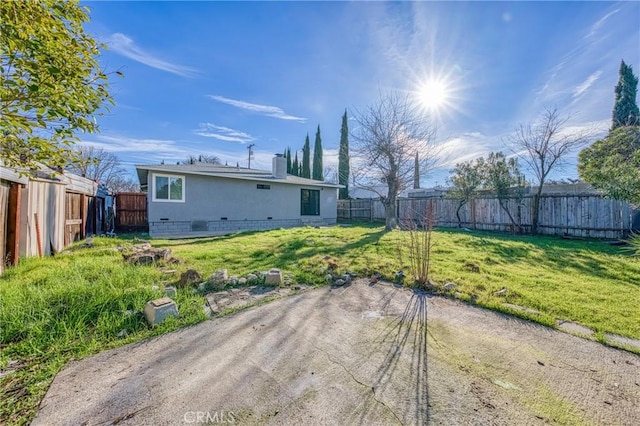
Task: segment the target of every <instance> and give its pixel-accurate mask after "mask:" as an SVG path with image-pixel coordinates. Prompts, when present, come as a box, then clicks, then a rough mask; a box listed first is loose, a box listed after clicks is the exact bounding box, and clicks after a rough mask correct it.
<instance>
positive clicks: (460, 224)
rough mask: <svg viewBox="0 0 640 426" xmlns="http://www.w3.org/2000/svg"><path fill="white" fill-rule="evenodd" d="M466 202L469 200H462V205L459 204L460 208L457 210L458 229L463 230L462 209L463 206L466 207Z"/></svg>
mask: <svg viewBox="0 0 640 426" xmlns="http://www.w3.org/2000/svg"><path fill="white" fill-rule="evenodd" d="M466 202H467V200H461V201H460V204H458V208H457V209H456V217H457V218H458V228H462V219H460V210H461V209H462V206H464V205H465V203H466Z"/></svg>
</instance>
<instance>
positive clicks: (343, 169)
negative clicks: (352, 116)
mask: <svg viewBox="0 0 640 426" xmlns="http://www.w3.org/2000/svg"><path fill="white" fill-rule="evenodd" d="M338 183H339V184H340V185H344V188H340V199H341V200H346V199H347V198H349V126H348V125H347V110H346V109H345V110H344V115H343V116H342V128H341V129H340V152H339V154H338Z"/></svg>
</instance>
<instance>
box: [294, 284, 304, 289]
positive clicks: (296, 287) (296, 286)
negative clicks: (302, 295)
mask: <svg viewBox="0 0 640 426" xmlns="http://www.w3.org/2000/svg"><path fill="white" fill-rule="evenodd" d="M293 289H294V290H301V289H302V287H300V286H299V285H295V286H293Z"/></svg>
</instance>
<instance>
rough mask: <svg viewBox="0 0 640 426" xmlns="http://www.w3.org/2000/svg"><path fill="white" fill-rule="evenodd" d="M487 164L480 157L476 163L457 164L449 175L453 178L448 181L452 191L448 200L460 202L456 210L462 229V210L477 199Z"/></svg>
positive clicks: (459, 226) (448, 193)
mask: <svg viewBox="0 0 640 426" xmlns="http://www.w3.org/2000/svg"><path fill="white" fill-rule="evenodd" d="M484 172H485V162H484V158H482V157H480V158H478V159H476V160H475V162H474V161H466V162H464V163H458V164H456V167H455V168H454V169H453V170H451V171H450V172H449V173H450V174H451V176H450V177H449V178H448V179H447V181H448V183H449V186H450V187H451V189H450V190H449V192H447V197H448V198H453V199H456V200H459V204H458V208H457V209H456V217H457V218H458V228H461V227H462V219H461V218H460V210H461V209H462V207H463V206H464V205H465V204H467V203H468V202H470V201H471V200H473V199H475V198H476V197H477V195H478V191H479V190H480V189H481V188H482V185H483V183H484V180H485V179H484Z"/></svg>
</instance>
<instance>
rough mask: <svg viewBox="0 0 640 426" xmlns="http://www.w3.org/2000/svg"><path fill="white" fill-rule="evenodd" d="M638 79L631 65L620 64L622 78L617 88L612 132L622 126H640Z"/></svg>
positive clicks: (622, 62)
mask: <svg viewBox="0 0 640 426" xmlns="http://www.w3.org/2000/svg"><path fill="white" fill-rule="evenodd" d="M637 92H638V77H636V76H635V75H634V74H633V69H632V68H631V65H627V64H625V63H624V61H621V62H620V77H619V79H618V84H617V85H616V87H615V94H616V99H615V103H614V105H613V117H612V120H611V121H612V123H611V130H615V129H617V128H618V127H620V126H634V125H638V124H640V112H639V111H638V104H636V94H637Z"/></svg>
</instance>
